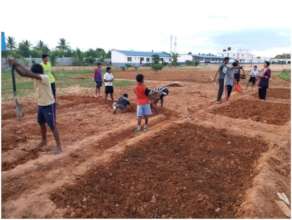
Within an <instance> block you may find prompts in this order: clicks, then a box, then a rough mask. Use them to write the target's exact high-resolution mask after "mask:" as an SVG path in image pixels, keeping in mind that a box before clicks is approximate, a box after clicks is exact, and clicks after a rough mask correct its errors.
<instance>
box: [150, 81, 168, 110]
mask: <svg viewBox="0 0 292 220" xmlns="http://www.w3.org/2000/svg"><path fill="white" fill-rule="evenodd" d="M168 94H169V90H168V88H167V87H164V86H162V87H158V88H154V89H150V91H149V95H148V97H149V99H150V101H151V107H152V108H153V109H154V110H155V111H157V103H158V102H159V101H160V106H161V108H162V107H163V104H164V97H165V96H168Z"/></svg>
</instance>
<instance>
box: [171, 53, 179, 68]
mask: <svg viewBox="0 0 292 220" xmlns="http://www.w3.org/2000/svg"><path fill="white" fill-rule="evenodd" d="M177 57H178V54H177V53H172V54H171V64H172V65H173V66H177Z"/></svg>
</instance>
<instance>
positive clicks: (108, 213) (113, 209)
mask: <svg viewBox="0 0 292 220" xmlns="http://www.w3.org/2000/svg"><path fill="white" fill-rule="evenodd" d="M265 150H267V147H266V145H265V144H264V143H262V142H261V141H260V140H257V139H247V138H245V137H238V136H231V135H228V134H227V133H226V132H223V131H219V130H215V129H209V128H204V127H198V126H195V125H192V124H181V125H179V126H175V127H173V128H171V129H168V130H167V131H166V132H162V133H160V134H157V135H156V136H155V137H153V138H152V139H151V140H150V141H149V142H148V141H147V142H145V143H143V144H139V145H138V146H134V147H133V148H130V149H129V150H128V151H127V152H126V153H125V154H124V155H123V156H122V157H120V158H119V159H117V160H116V161H112V162H111V164H110V165H106V166H104V167H98V168H96V169H93V170H90V171H89V172H88V173H87V174H86V175H85V176H83V177H81V178H80V180H79V181H78V182H77V183H76V184H74V185H71V186H67V187H64V188H62V189H61V190H58V191H57V192H55V193H54V194H53V195H52V199H53V201H54V202H56V204H57V206H58V207H60V208H66V214H65V216H64V217H67V218H68V217H74V218H108V217H109V218H118V217H119V218H161V217H163V218H190V217H192V218H206V217H208V218H214V217H221V218H226V217H227V218H232V217H235V216H236V210H237V208H238V207H239V205H240V204H241V202H242V196H243V194H242V192H244V190H245V189H246V188H247V187H249V186H250V183H251V179H252V177H253V176H254V172H253V168H254V162H255V161H256V160H257V159H258V158H259V156H260V155H261V153H262V152H263V151H265ZM81 186H82V187H81ZM194 207H196V208H194Z"/></svg>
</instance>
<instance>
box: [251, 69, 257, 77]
mask: <svg viewBox="0 0 292 220" xmlns="http://www.w3.org/2000/svg"><path fill="white" fill-rule="evenodd" d="M258 74H259V71H258V69H252V70H251V71H250V76H253V77H256V76H257V75H258Z"/></svg>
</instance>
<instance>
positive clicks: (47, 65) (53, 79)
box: [41, 54, 56, 99]
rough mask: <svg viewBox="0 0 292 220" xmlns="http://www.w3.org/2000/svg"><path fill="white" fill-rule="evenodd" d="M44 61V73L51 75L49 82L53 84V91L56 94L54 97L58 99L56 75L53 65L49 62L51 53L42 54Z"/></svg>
mask: <svg viewBox="0 0 292 220" xmlns="http://www.w3.org/2000/svg"><path fill="white" fill-rule="evenodd" d="M42 60H43V62H42V63H41V65H42V67H43V70H44V73H45V74H46V75H47V76H48V77H49V82H50V84H51V88H52V92H53V95H54V98H55V99H56V76H55V75H54V73H53V72H52V65H51V63H50V62H49V55H48V54H43V55H42Z"/></svg>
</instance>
